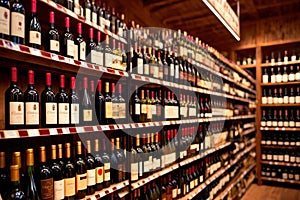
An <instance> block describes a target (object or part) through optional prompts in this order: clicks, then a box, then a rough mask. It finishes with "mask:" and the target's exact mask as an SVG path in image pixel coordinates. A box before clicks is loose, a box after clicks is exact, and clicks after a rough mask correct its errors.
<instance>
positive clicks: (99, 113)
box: [95, 80, 105, 124]
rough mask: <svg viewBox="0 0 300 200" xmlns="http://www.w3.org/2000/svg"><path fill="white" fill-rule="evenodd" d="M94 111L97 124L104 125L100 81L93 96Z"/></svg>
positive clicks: (103, 103) (103, 104) (103, 106)
mask: <svg viewBox="0 0 300 200" xmlns="http://www.w3.org/2000/svg"><path fill="white" fill-rule="evenodd" d="M95 110H96V115H97V119H98V123H99V124H104V123H105V121H104V120H105V112H104V111H105V98H104V96H103V94H102V80H98V87H97V92H96V96H95Z"/></svg>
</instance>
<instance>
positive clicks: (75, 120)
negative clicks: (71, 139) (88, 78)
mask: <svg viewBox="0 0 300 200" xmlns="http://www.w3.org/2000/svg"><path fill="white" fill-rule="evenodd" d="M75 84H76V79H75V77H71V87H70V88H71V89H70V94H69V97H68V99H69V106H70V108H69V109H70V114H69V116H70V123H71V125H78V124H79V98H78V96H77V94H76V91H75Z"/></svg>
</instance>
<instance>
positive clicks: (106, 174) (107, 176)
mask: <svg viewBox="0 0 300 200" xmlns="http://www.w3.org/2000/svg"><path fill="white" fill-rule="evenodd" d="M104 181H110V163H104Z"/></svg>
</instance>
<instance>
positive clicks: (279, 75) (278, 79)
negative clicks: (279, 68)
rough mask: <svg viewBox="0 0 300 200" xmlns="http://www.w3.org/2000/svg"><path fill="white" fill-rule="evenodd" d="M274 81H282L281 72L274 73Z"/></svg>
mask: <svg viewBox="0 0 300 200" xmlns="http://www.w3.org/2000/svg"><path fill="white" fill-rule="evenodd" d="M276 82H277V83H280V82H282V76H281V74H277V75H276Z"/></svg>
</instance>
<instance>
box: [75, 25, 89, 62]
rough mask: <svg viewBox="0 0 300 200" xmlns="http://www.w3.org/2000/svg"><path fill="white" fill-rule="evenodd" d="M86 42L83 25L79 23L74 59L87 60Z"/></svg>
mask: <svg viewBox="0 0 300 200" xmlns="http://www.w3.org/2000/svg"><path fill="white" fill-rule="evenodd" d="M85 54H86V43H85V41H84V39H83V37H82V25H81V23H78V24H77V37H76V39H75V41H74V59H75V60H81V61H85V58H86V55H85Z"/></svg>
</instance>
